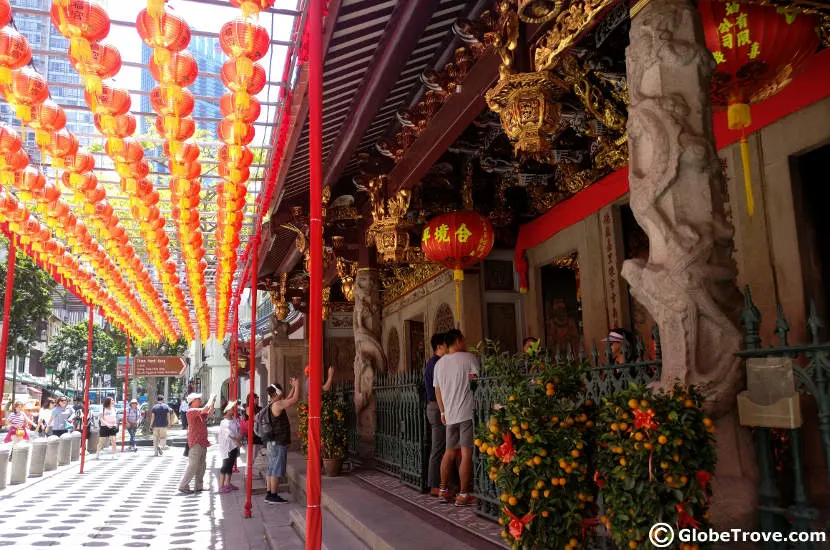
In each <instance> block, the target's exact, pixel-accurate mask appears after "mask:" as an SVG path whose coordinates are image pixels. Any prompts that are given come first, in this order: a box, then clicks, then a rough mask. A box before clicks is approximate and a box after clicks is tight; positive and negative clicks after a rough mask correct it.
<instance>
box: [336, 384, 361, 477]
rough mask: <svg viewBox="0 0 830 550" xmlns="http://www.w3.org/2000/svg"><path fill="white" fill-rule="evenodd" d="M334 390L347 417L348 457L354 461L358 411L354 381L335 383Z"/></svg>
mask: <svg viewBox="0 0 830 550" xmlns="http://www.w3.org/2000/svg"><path fill="white" fill-rule="evenodd" d="M332 391H333V392H334V394H335V395H336V396H337V402H338V403H340V405H341V406H342V407H343V411H344V416H345V418H346V428H347V430H348V431H349V439H348V442H347V447H346V458H347V459H348V460H351V461H352V462H355V461H357V444H358V435H357V413H356V412H355V408H354V382H343V383H340V384H335V385H334V388H332Z"/></svg>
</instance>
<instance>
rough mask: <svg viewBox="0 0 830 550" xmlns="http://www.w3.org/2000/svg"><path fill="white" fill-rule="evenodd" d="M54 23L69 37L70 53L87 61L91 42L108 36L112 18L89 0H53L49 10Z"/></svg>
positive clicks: (60, 31)
mask: <svg viewBox="0 0 830 550" xmlns="http://www.w3.org/2000/svg"><path fill="white" fill-rule="evenodd" d="M49 13H50V15H51V17H52V24H53V25H54V26H55V28H56V29H57V30H58V32H59V33H61V34H62V35H64V36H65V37H66V38H68V39H69V54H70V55H71V56H72V57H74V58H75V59H78V60H81V61H87V60H89V59H90V57H91V56H92V49H91V46H90V44H91V43H94V42H99V41H101V40H102V39H104V38H106V36H107V34H109V32H110V18H109V15H107V12H106V10H105V9H104V8H103V7H101V6H100V5H98V4H97V3H96V2H90V1H89V0H53V1H52V8H51V9H50V10H49Z"/></svg>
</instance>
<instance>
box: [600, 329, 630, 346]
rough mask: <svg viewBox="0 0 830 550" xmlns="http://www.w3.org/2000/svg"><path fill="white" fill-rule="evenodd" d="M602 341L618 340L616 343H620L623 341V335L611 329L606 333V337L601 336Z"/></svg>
mask: <svg viewBox="0 0 830 550" xmlns="http://www.w3.org/2000/svg"><path fill="white" fill-rule="evenodd" d="M602 341H603V342H618V343H620V344H622V343H623V342H625V336H623V335H622V334H620V333H619V332H616V331H613V330H612V331H611V332H609V333H608V338H603V339H602Z"/></svg>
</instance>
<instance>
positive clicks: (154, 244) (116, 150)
mask: <svg viewBox="0 0 830 550" xmlns="http://www.w3.org/2000/svg"><path fill="white" fill-rule="evenodd" d="M55 4H60V2H59V1H58V0H56V1H55V3H53V8H52V21H53V23H54V24H55V26H56V28H57V29H58V30H59V31H60V32H61V33H62V34H64V35H66V34H67V33H72V32H73V31H72V29H73V28H74V27H77V26H79V25H83V23H84V21H83V20H81V18H82V17H83V16H84V15H85V14H87V15H88V14H99V11H98V10H99V8H98V7H97V6H96V5H94V4H92V3H91V2H88V1H87V0H74V1H73V2H72V6H69V7H70V8H72V9H73V11H72V15H69V14H66V13H64V12H62V11H61V7H60V6H56V5H55ZM99 15H100V14H99ZM104 16H106V13H104ZM103 20H104V18H103V17H100V16H98V17H96V18H95V21H97V22H98V24H99V25H103ZM107 21H108V19H107ZM93 34H94V35H95V36H100V35H101V33H100V32H95V33H93ZM102 38H103V37H102ZM69 59H70V62H71V63H72V66H73V67H74V68H75V70H76V71H77V72H78V74H79V75H80V76H81V78H82V80H83V81H84V84H85V86H84V88H85V93H84V99H85V100H86V103H87V105H88V106H89V108H90V110H91V111H92V112H93V113H94V123H95V127H96V129H97V130H98V132H99V133H101V135H103V136H104V137H105V138H106V140H107V142H106V146H105V152H106V154H107V155H108V156H109V157H110V158H111V159H112V161H113V164H114V166H115V169H116V172H117V174H118V175H119V177H120V187H121V190H122V191H123V192H124V193H125V194H126V195H127V197H128V198H129V205H130V213H131V214H132V215H133V217H134V219H135V220H136V221H137V222H138V226H139V231H140V233H141V236H142V240H143V242H144V243H145V245H146V250H147V257H148V258H149V260H150V262H151V263H152V264H153V266H154V267H155V269H156V272H157V273H158V278H159V280H160V281H161V283H162V289H163V291H164V294H165V295H166V296H167V298H168V301H169V303H170V308H171V310H172V311H173V315H174V316H175V317H176V319H177V321H178V324H179V328H180V330H181V333H182V334H183V335H184V336H185V337H186V338H187V339H188V340H190V339H192V337H193V329H192V327H191V324H190V315H189V313H188V309H187V303H186V300H185V296H184V291H183V290H182V288H181V286H180V280H179V277H178V274H177V273H176V271H177V270H176V265H175V263H173V262H171V261H170V250H169V238H168V237H167V234H166V232H165V225H166V220H165V219H164V218H163V217H162V216H161V213H160V210H159V208H158V206H157V204H158V202H159V198H160V197H159V193H158V192H157V191H156V190H155V189H154V186H153V184H152V183H151V182H150V181H148V180H147V179H146V177H147V176H148V175H149V173H150V167H149V164H148V163H147V161H146V160H144V148H143V147H142V146H141V144H140V143H139V142H138V141H137V140H135V139H134V138H133V137H132V136H133V134H134V133H135V131H136V127H137V124H136V119H135V117H134V116H133V115H132V114H131V113H130V107H131V103H132V101H131V98H130V94H129V92H127V91H126V90H123V89H121V88H118V87H116V86H114V85H112V84H111V83H109V82H106V79H109V78H112V77H115V76H116V75H118V73H119V72H120V70H121V54H120V52H119V51H118V49H117V48H115V47H114V46H112V45H110V44H106V43H101V42H91V43H90V45H89V55H87V56H76V55H74V52H73V50H72V43H71V42H70V52H69ZM153 295H155V292H154V293H153ZM156 305H157V307H158V308H159V309H160V310H161V311H163V305H162V304H161V302H160V301H158V303H157V304H156ZM166 332H168V334H167V335H168V337H169V338H177V337H178V335H177V334H175V333H174V332H173V330H172V324H171V325H170V326H169V331H166Z"/></svg>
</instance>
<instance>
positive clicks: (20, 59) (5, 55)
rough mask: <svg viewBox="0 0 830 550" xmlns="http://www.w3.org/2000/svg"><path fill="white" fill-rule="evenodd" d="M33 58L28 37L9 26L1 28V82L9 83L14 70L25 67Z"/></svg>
mask: <svg viewBox="0 0 830 550" xmlns="http://www.w3.org/2000/svg"><path fill="white" fill-rule="evenodd" d="M31 60H32V49H31V48H30V47H29V42H27V41H26V37H24V36H23V35H22V34H20V33H19V32H17V31H16V30H14V29H12V28H9V27H5V28H3V29H2V30H0V84H3V85H4V86H5V85H8V84H9V83H10V82H11V79H12V70H14V69H20V68H22V67H25V66H26V65H28V64H29V61H31Z"/></svg>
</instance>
